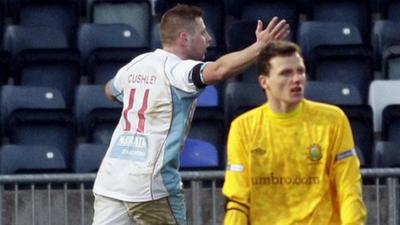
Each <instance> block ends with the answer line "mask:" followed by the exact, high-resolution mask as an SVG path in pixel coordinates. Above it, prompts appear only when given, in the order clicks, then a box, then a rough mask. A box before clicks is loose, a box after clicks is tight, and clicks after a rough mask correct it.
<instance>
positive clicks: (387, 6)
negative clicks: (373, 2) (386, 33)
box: [379, 0, 400, 21]
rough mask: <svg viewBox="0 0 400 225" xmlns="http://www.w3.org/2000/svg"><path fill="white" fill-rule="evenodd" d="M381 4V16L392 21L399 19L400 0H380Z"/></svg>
mask: <svg viewBox="0 0 400 225" xmlns="http://www.w3.org/2000/svg"><path fill="white" fill-rule="evenodd" d="M379 3H380V4H381V5H382V10H381V15H382V18H384V19H386V20H392V21H400V14H399V12H400V1H398V0H380V1H379Z"/></svg>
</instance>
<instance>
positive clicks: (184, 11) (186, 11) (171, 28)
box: [160, 4, 203, 45]
mask: <svg viewBox="0 0 400 225" xmlns="http://www.w3.org/2000/svg"><path fill="white" fill-rule="evenodd" d="M199 17H200V18H201V17H203V10H202V9H201V8H199V7H197V6H191V5H186V4H177V5H176V6H174V7H173V8H171V9H169V10H167V11H166V12H165V13H164V14H163V16H162V17H161V22H160V36H161V43H162V44H163V45H170V44H172V43H173V42H174V40H175V39H176V38H177V37H178V35H179V33H180V32H183V31H186V32H189V33H192V32H194V24H195V21H196V18H199Z"/></svg>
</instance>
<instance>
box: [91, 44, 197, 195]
mask: <svg viewBox="0 0 400 225" xmlns="http://www.w3.org/2000/svg"><path fill="white" fill-rule="evenodd" d="M199 64H203V62H200V61H194V60H182V59H180V58H179V57H177V56H176V55H174V54H171V53H168V52H166V51H164V50H161V49H157V50H155V51H154V52H150V53H145V54H142V55H140V56H138V57H136V58H134V59H133V60H132V61H131V62H130V63H128V64H127V65H125V66H124V67H122V68H121V69H120V70H119V71H118V73H117V74H116V76H115V77H114V78H113V80H112V81H111V90H112V93H113V95H114V96H115V97H117V98H118V99H119V100H121V101H122V102H123V110H122V114H121V118H120V120H119V123H118V125H117V127H116V128H115V130H114V133H113V135H112V138H111V142H110V146H109V147H108V150H107V153H106V155H105V157H104V159H103V161H102V163H101V166H100V168H99V171H98V174H97V177H96V181H95V185H94V190H93V191H94V193H96V194H99V195H103V196H107V197H111V198H115V199H119V200H123V201H129V202H141V201H150V200H155V199H159V198H162V197H166V196H168V195H169V194H172V193H177V192H179V191H180V190H181V188H182V187H181V177H180V174H179V172H178V168H179V154H180V151H181V149H182V146H183V144H184V141H185V138H186V136H187V134H188V131H189V128H190V123H191V120H192V116H193V113H194V108H195V104H196V102H195V100H196V97H197V96H198V95H199V94H200V91H201V90H202V89H198V88H197V87H196V86H195V85H194V84H193V82H192V79H191V72H192V69H193V67H194V66H196V65H199ZM203 66H204V64H203Z"/></svg>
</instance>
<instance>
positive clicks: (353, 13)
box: [308, 0, 372, 44]
mask: <svg viewBox="0 0 400 225" xmlns="http://www.w3.org/2000/svg"><path fill="white" fill-rule="evenodd" d="M310 6H311V8H310V13H309V15H308V16H309V19H310V20H311V21H322V22H345V23H349V24H352V25H353V26H355V27H356V28H357V29H358V30H359V31H360V34H361V36H362V37H363V43H365V44H367V43H369V37H370V27H371V14H372V6H371V3H370V1H357V0H311V3H310Z"/></svg>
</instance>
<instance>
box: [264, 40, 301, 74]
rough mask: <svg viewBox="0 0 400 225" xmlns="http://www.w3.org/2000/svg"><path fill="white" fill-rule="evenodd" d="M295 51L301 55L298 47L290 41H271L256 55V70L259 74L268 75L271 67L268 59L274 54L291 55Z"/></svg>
mask: <svg viewBox="0 0 400 225" xmlns="http://www.w3.org/2000/svg"><path fill="white" fill-rule="evenodd" d="M295 53H298V54H300V55H301V49H300V47H299V46H298V45H297V44H295V43H293V42H290V41H272V42H271V43H270V44H268V45H267V46H266V47H265V48H264V49H263V50H262V51H261V52H260V54H259V55H258V58H257V72H258V74H259V75H261V74H263V75H266V76H268V75H269V70H270V69H271V64H270V61H271V59H272V58H274V57H276V56H291V55H293V54H295Z"/></svg>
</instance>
